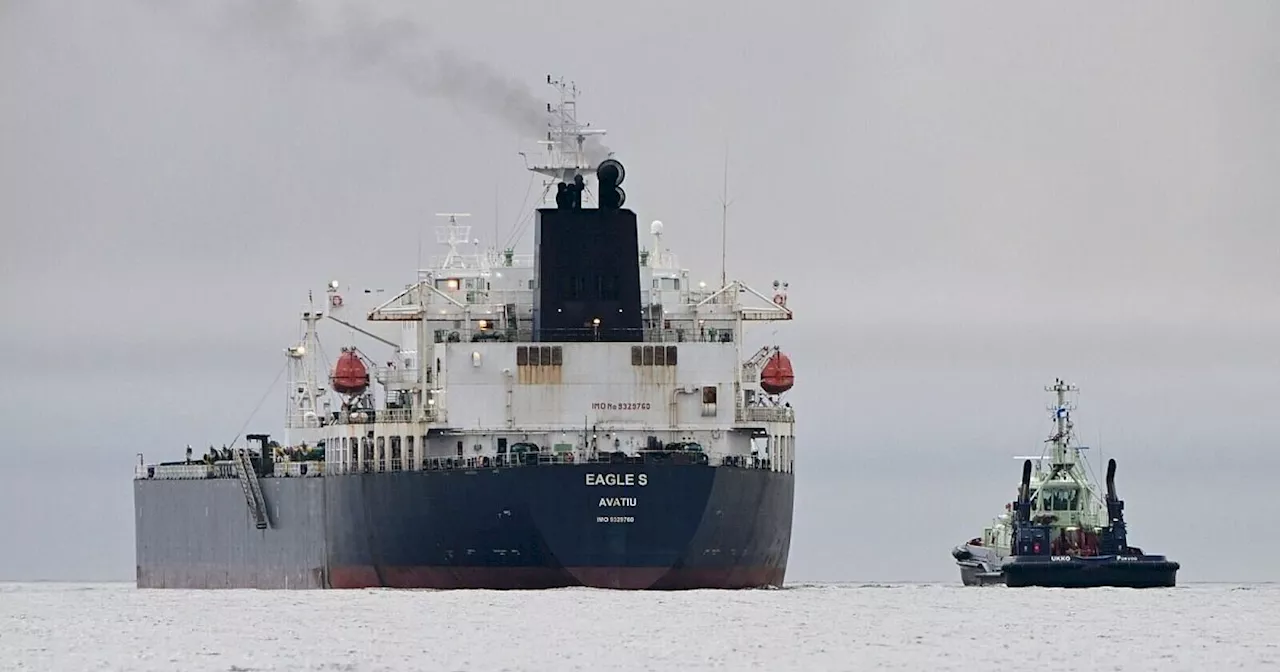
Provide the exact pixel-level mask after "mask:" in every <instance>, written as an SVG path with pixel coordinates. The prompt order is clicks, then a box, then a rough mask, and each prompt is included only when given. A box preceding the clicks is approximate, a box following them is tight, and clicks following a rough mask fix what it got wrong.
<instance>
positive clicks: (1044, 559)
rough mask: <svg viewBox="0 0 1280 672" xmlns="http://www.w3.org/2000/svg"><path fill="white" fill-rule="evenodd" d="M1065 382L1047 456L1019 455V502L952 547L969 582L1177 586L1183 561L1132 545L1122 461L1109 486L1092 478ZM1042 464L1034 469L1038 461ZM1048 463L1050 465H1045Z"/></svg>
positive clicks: (1058, 389) (1110, 473)
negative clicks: (1121, 488) (1120, 485)
mask: <svg viewBox="0 0 1280 672" xmlns="http://www.w3.org/2000/svg"><path fill="white" fill-rule="evenodd" d="M1076 389H1077V388H1076V387H1075V386H1074V385H1070V384H1067V383H1065V382H1063V381H1062V380H1061V379H1059V380H1056V381H1054V384H1053V385H1052V386H1049V387H1046V388H1045V390H1046V391H1048V392H1053V393H1054V395H1055V401H1056V403H1055V404H1054V405H1052V406H1050V407H1049V410H1050V411H1051V412H1052V413H1053V420H1054V431H1053V433H1052V434H1051V435H1050V436H1049V438H1048V440H1047V441H1046V442H1045V443H1047V444H1049V450H1048V453H1047V454H1045V455H1039V456H1031V457H1019V458H1017V459H1020V460H1023V465H1022V480H1021V482H1020V483H1019V485H1018V494H1017V497H1016V498H1015V499H1014V501H1012V502H1010V503H1008V504H1006V505H1005V512H1004V513H1003V514H1001V515H1000V516H998V517H997V518H996V519H995V520H994V521H993V522H992V524H991V525H990V526H988V527H987V528H986V529H984V530H983V532H982V536H980V537H975V538H973V539H970V540H969V541H968V542H966V543H964V544H960V545H959V546H956V547H955V548H953V549H952V550H951V555H952V557H953V558H955V560H956V564H958V565H959V566H960V579H961V582H962V583H963V584H964V585H966V586H986V585H1005V586H1011V587H1027V586H1042V587H1053V588H1090V587H1104V586H1110V587H1128V588H1154V587H1172V586H1174V585H1175V584H1176V583H1177V573H1178V569H1179V565H1178V563H1176V562H1174V561H1172V560H1169V559H1168V558H1166V557H1165V556H1163V555H1148V554H1146V553H1143V551H1142V549H1141V548H1138V547H1136V546H1130V545H1129V541H1128V533H1127V527H1126V525H1125V521H1124V501H1123V500H1121V499H1120V497H1119V495H1118V494H1117V492H1116V484H1115V476H1116V461H1115V460H1114V459H1112V460H1109V461H1108V462H1107V476H1106V490H1105V491H1102V490H1100V489H1099V488H1098V487H1097V485H1096V484H1095V483H1094V481H1093V479H1091V478H1090V474H1089V471H1088V469H1087V462H1086V460H1085V458H1084V454H1083V452H1082V451H1084V450H1087V446H1081V445H1078V444H1077V443H1076V441H1075V431H1074V424H1073V423H1072V420H1071V411H1072V410H1073V408H1074V406H1073V405H1072V404H1071V403H1069V402H1068V401H1067V397H1066V395H1067V393H1068V392H1073V391H1076ZM1033 461H1034V462H1035V463H1036V466H1035V469H1034V471H1033V468H1032V462H1033ZM1046 462H1047V463H1048V464H1047V465H1046V464H1045V463H1046Z"/></svg>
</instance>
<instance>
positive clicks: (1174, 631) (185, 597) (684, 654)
mask: <svg viewBox="0 0 1280 672" xmlns="http://www.w3.org/2000/svg"><path fill="white" fill-rule="evenodd" d="M1014 661H1021V663H1022V664H1023V665H1028V664H1030V665H1034V664H1039V665H1045V666H1052V667H1051V668H1045V669H1085V667H1084V666H1087V667H1088V669H1094V670H1227V669H1246V670H1267V669H1271V670H1280V584H1262V585H1221V584H1189V585H1186V586H1180V587H1178V588H1174V589H1168V590H1149V591H1134V590H1119V589H1098V590H1080V591H1064V590H1044V589H1017V590H1014V589H1008V588H963V587H959V586H953V585H927V584H925V585H922V584H903V585H897V584H870V585H868V584H863V585H858V584H801V585H797V586H794V587H789V588H787V589H784V590H768V591H764V590H761V591H738V592H729V591H696V592H681V593H630V592H612V591H598V590H589V589H565V590H553V591H544V592H490V591H455V592H430V591H412V592H405V591H385V590H370V591H326V592H319V591H316V592H259V591H139V590H136V589H135V588H133V586H132V585H129V584H83V585H78V584H40V583H34V584H0V669H3V670H57V671H58V672H71V671H74V670H164V671H165V672H171V671H174V670H183V671H189V670H190V671H196V670H219V671H222V672H227V671H233V670H234V671H249V670H342V671H351V672H355V671H364V670H539V671H546V670H664V671H665V670H700V669H718V670H752V669H760V670H806V671H808V670H857V669H873V668H874V669H903V670H908V669H909V670H921V669H935V670H962V669H963V670H968V671H970V672H972V671H973V670H975V669H1008V666H1009V665H1010V664H1011V663H1013V662H1014ZM1024 669H1026V668H1025V667H1024Z"/></svg>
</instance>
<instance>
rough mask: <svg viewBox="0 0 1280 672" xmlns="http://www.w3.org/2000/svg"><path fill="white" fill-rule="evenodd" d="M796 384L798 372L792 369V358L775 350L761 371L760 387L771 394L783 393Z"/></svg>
mask: <svg viewBox="0 0 1280 672" xmlns="http://www.w3.org/2000/svg"><path fill="white" fill-rule="evenodd" d="M795 384H796V372H795V371H793V370H792V369H791V358H789V357H787V356H786V355H784V354H782V352H780V351H779V352H775V353H773V356H772V357H770V358H769V361H768V362H765V365H764V369H762V370H761V371H760V389H762V390H764V391H765V392H768V393H769V394H782V393H783V392H786V391H787V390H789V389H791V386H792V385H795Z"/></svg>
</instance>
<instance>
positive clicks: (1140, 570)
mask: <svg viewBox="0 0 1280 672" xmlns="http://www.w3.org/2000/svg"><path fill="white" fill-rule="evenodd" d="M1178 569H1179V565H1178V563H1176V562H1173V561H1172V560H1169V559H1167V558H1165V557H1164V556H1163V555H1143V556H1114V555H1109V556H1097V557H1076V556H1013V557H1011V558H1009V559H1007V560H1005V562H1004V565H1003V570H1004V579H1005V585H1007V586H1010V587H1014V588H1025V587H1030V586H1041V587H1045V588H1104V587H1112V588H1172V587H1174V586H1175V585H1176V584H1177V575H1178Z"/></svg>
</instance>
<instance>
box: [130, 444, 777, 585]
mask: <svg viewBox="0 0 1280 672" xmlns="http://www.w3.org/2000/svg"><path fill="white" fill-rule="evenodd" d="M260 483H261V486H262V490H263V496H264V499H265V500H266V501H267V507H268V511H269V513H270V517H271V526H270V527H269V528H268V529H265V530H259V529H256V528H255V526H254V523H253V521H252V518H251V517H250V515H249V512H248V507H247V506H246V504H245V499H244V496H243V493H242V491H241V490H240V485H239V483H238V482H237V481H235V480H233V479H207V480H198V481H175V480H170V481H165V480H150V479H142V480H138V481H135V510H136V511H135V513H136V518H137V519H136V525H137V557H138V562H137V585H138V586H139V587H151V588H163V587H171V588H371V587H390V588H492V589H521V588H556V587H568V586H590V587H603V588H619V589H690V588H755V587H766V586H781V585H782V583H783V580H784V577H785V574H786V565H787V557H788V554H789V552H790V544H791V524H792V509H793V503H794V476H793V474H791V473H784V472H774V471H770V470H766V469H753V468H741V467H729V466H717V467H712V466H707V465H694V464H679V465H677V464H658V465H654V464H581V465H571V464H570V465H563V464H560V465H544V466H536V467H532V466H531V467H520V468H504V469H486V470H444V471H408V472H403V471H402V472H391V473H354V474H338V475H328V476H325V477H322V478H319V477H311V478H298V477H294V478H263V479H260Z"/></svg>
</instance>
